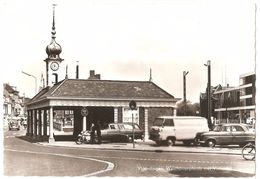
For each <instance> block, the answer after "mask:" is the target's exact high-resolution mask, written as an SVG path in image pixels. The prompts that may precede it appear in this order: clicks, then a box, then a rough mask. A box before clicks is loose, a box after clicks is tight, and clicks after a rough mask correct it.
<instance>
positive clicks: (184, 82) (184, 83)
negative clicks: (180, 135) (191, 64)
mask: <svg viewBox="0 0 260 179" xmlns="http://www.w3.org/2000/svg"><path fill="white" fill-rule="evenodd" d="M188 73H189V72H188V71H187V72H186V71H183V101H184V116H186V111H187V101H186V75H188Z"/></svg>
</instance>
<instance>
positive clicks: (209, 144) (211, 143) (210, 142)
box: [207, 139, 216, 147]
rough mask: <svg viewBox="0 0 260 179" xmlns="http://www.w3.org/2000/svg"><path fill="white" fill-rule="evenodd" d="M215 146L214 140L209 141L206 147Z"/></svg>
mask: <svg viewBox="0 0 260 179" xmlns="http://www.w3.org/2000/svg"><path fill="white" fill-rule="evenodd" d="M215 145H216V141H215V140H213V139H210V140H208V141H207V146H208V147H215Z"/></svg>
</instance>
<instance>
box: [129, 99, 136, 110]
mask: <svg viewBox="0 0 260 179" xmlns="http://www.w3.org/2000/svg"><path fill="white" fill-rule="evenodd" d="M129 107H130V109H131V110H136V102H135V101H134V100H132V101H130V102H129Z"/></svg>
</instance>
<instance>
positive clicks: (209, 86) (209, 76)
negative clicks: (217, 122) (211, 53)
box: [204, 60, 212, 128]
mask: <svg viewBox="0 0 260 179" xmlns="http://www.w3.org/2000/svg"><path fill="white" fill-rule="evenodd" d="M204 65H205V66H207V67H208V85H207V101H208V102H207V105H208V117H207V118H208V125H209V128H211V127H212V122H211V69H210V60H208V62H207V64H204Z"/></svg>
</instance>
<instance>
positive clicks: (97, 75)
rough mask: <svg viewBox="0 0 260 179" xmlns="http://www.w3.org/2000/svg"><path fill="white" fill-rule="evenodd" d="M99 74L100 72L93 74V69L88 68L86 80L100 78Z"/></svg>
mask: <svg viewBox="0 0 260 179" xmlns="http://www.w3.org/2000/svg"><path fill="white" fill-rule="evenodd" d="M100 79H101V75H100V74H95V70H90V71H89V77H88V80H100Z"/></svg>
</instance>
